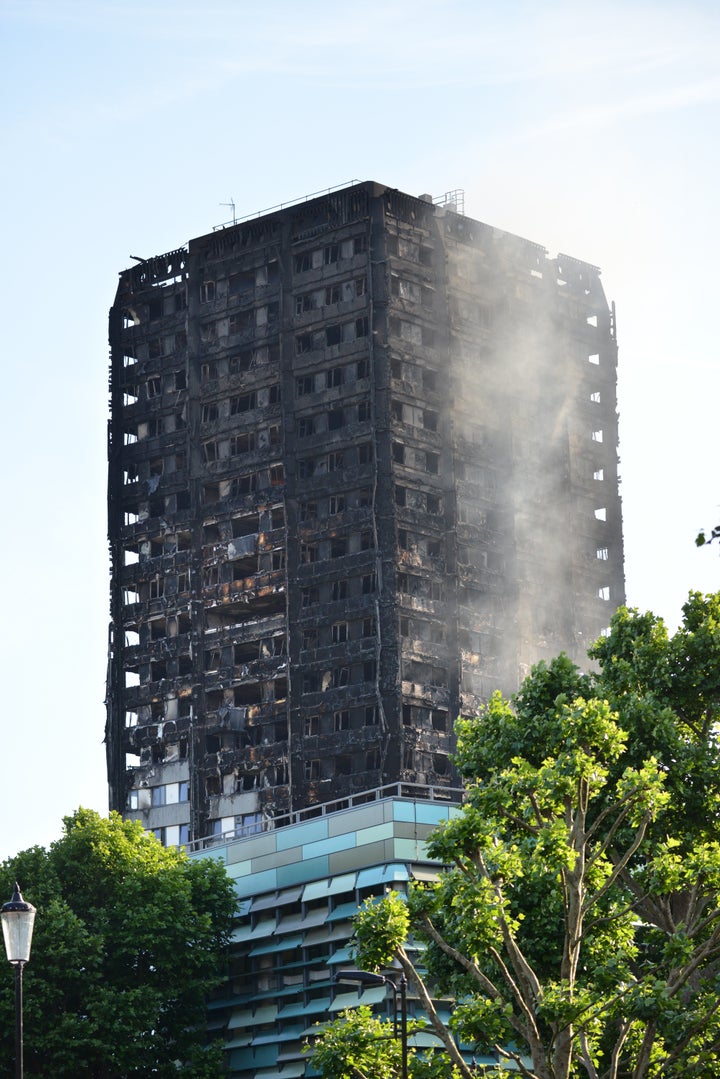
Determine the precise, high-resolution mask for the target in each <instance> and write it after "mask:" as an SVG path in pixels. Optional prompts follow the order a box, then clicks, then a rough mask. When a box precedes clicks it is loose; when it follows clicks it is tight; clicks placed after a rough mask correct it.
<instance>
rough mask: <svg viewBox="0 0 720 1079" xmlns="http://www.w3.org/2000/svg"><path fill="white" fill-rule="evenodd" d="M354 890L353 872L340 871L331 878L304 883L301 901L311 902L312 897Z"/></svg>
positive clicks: (317, 897)
mask: <svg viewBox="0 0 720 1079" xmlns="http://www.w3.org/2000/svg"><path fill="white" fill-rule="evenodd" d="M354 890H355V873H340V874H338V876H337V877H333V878H332V879H331V880H315V881H312V882H311V883H310V884H306V885H305V887H304V889H303V894H302V897H303V903H311V902H312V901H313V900H314V899H324V898H325V897H326V896H328V895H337V894H338V892H352V891H354Z"/></svg>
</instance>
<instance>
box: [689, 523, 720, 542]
mask: <svg viewBox="0 0 720 1079" xmlns="http://www.w3.org/2000/svg"><path fill="white" fill-rule="evenodd" d="M716 539H720V525H715V526H714V528H711V529H710V530H709V533H708V532H706V531H705V529H703V530H702V531H701V532H698V534H697V536H696V537H695V543H696V545H697V546H698V547H704V546H705V544H706V543H712V542H713V540H716Z"/></svg>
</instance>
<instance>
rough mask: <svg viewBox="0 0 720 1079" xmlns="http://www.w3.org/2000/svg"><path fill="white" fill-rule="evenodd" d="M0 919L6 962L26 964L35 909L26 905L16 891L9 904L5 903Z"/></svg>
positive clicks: (28, 956) (28, 904) (30, 905)
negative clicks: (0, 920)
mask: <svg viewBox="0 0 720 1079" xmlns="http://www.w3.org/2000/svg"><path fill="white" fill-rule="evenodd" d="M0 919H2V927H3V937H4V938H5V954H6V955H7V957H8V962H9V963H27V961H28V959H29V958H30V945H31V944H32V934H33V924H34V922H35V907H34V906H33V905H32V904H31V903H26V902H25V901H24V900H23V898H22V896H21V895H20V893H19V891H17V890H16V894H15V895H14V896H13V898H12V899H11V900H10V902H9V903H6V904H5V905H4V906H3V908H2V910H1V911H0Z"/></svg>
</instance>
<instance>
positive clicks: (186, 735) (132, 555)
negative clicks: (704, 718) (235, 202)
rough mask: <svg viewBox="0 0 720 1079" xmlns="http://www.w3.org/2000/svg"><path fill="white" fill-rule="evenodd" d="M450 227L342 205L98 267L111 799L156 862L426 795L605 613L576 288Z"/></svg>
mask: <svg viewBox="0 0 720 1079" xmlns="http://www.w3.org/2000/svg"><path fill="white" fill-rule="evenodd" d="M460 208H461V207H460V206H459V205H458V202H457V201H453V200H451V199H449V198H446V199H444V200H443V204H441V205H434V204H433V202H432V200H431V199H430V198H429V197H428V196H423V197H421V198H414V197H411V196H409V195H405V194H402V193H401V192H399V191H396V190H392V189H389V188H386V187H384V186H382V185H380V184H375V183H361V184H357V185H354V186H352V187H348V188H346V189H343V190H340V191H335V192H331V193H328V194H326V195H322V196H319V197H313V198H311V199H309V200H306V201H304V202H302V203H299V204H296V205H292V206H289V207H286V208H283V209H279V210H277V211H276V212H270V213H267V214H265V215H264V216H262V217H258V218H255V219H253V220H250V221H246V222H241V223H239V224H233V225H228V226H226V227H223V228H221V229H218V230H216V231H214V232H212V233H210V234H209V235H207V236H202V237H200V238H198V239H196V240H192V241H191V242H190V243H189V244H188V246H187V247H183V248H181V249H179V250H176V251H172V252H170V253H169V254H167V255H161V256H158V257H156V258H153V259H149V260H147V261H143V262H140V263H139V264H138V265H136V266H133V267H132V268H131V269H129V270H126V271H125V272H123V273H122V274H121V275H120V284H119V287H118V291H117V297H116V300H115V304H114V306H113V308H112V310H111V315H110V344H111V377H110V387H111V418H110V432H109V461H110V464H109V538H110V550H111V560H112V582H111V620H112V621H111V640H110V656H109V673H108V688H107V702H108V705H107V706H108V719H107V751H108V775H109V783H110V799H111V806H112V807H113V808H115V809H118V810H120V811H121V812H123V813H127V814H129V815H132V816H137V817H139V818H140V819H141V820H142V821H143V823H144V824H145V826H146V827H148V828H153V829H156V830H158V831H162V834H163V838H164V841H165V842H167V843H169V844H174V843H179V842H187V841H188V840H193V839H199V838H203V837H205V836H213V835H217V834H220V833H227V832H231V833H232V832H236V833H237V834H238V835H244V834H248V833H252V832H253V831H255V830H259V829H260V828H262V827H271V826H272V823H273V822H276V823H279V822H280V819H287V815H288V814H290V813H292V812H294V811H296V810H298V809H303V808H305V807H307V806H309V805H312V804H314V803H325V802H328V801H330V800H334V801H336V802H338V800H342V799H343V798H344V797H349V796H350V795H352V794H357V793H358V792H361V791H363V790H370V789H373V788H377V787H380V786H383V785H386V784H392V783H403V784H417V785H418V787H419V788H426V794H427V793H430V791H429V789H431V796H432V795H440V796H441V795H442V791H443V789H445V788H449V787H450V786H453V785H454V779H453V775H452V768H451V765H450V761H449V756H448V755H449V753H450V752H451V751H452V724H453V719H454V718H455V716H456V715H457V714H458V713H459V712H462V711H468V710H472V709H474V708H475V707H476V705H477V704H478V703H479V702H480V701H481V700H483V699H486V698H487V697H488V695H489V694H490V693H491V692H492V690H494V689H495V688H500V689H502V690H504V691H506V692H509V691H512V690H513V689H515V688H517V686H518V683H519V680H520V679H521V677H522V676H523V674H524V673H526V671H527V669H528V667H529V665H530V664H532V663H534V662H535V661H537V660H538V659H541V658H544V657H550V656H552V655H555V654H557V653H558V652H559V651H561V650H565V651H567V652H568V653H569V654H570V655H571V656H572V657H573V658H574V659H576V660H578V661H580V662H583V661H584V659H585V652H586V649H587V647H588V645H589V644H590V642H591V641H592V640H593V639H594V638H595V637H596V636H597V635H598V634H599V633H600V632H601V631H602V629H603V628H604V627H605V626H606V625H607V623H608V621H609V616H610V613H611V610H612V609H614V607H615V606H617V604H618V603H621V602H623V599H624V589H623V556H622V533H621V517H620V499H619V494H618V477H617V416H616V398H615V375H616V354H617V347H616V340H615V332H614V322H613V316H612V313H611V311H610V309H609V307H608V304H607V301H606V299H605V295H604V293H603V289H602V286H601V284H600V277H599V273H598V270H597V268H596V267H594V266H591V265H588V264H587V263H584V262H580V261H578V260H577V259H573V258H569V257H566V256H559V257H558V258H556V259H550V258H548V257H547V254H546V252H545V250H544V249H543V248H542V247H539V246H538V245H537V244H534V243H530V242H529V241H527V240H523V239H521V238H519V237H517V236H513V235H511V234H509V233H507V232H503V231H501V230H498V229H495V228H492V227H490V226H488V225H484V224H481V223H480V222H478V221H474V220H471V219H470V218H468V217H465V216H464V215H463V214H462V213H460V212H458V211H459V209H460ZM339 804H341V802H340V803H339Z"/></svg>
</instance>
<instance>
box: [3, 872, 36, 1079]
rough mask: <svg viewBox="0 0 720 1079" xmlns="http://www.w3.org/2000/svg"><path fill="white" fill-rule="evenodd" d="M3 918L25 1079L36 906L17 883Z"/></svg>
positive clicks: (19, 1078)
mask: <svg viewBox="0 0 720 1079" xmlns="http://www.w3.org/2000/svg"><path fill="white" fill-rule="evenodd" d="M0 919H2V927H3V937H4V938H5V952H6V954H7V957H8V962H9V963H12V965H13V966H14V967H15V1076H16V1079H23V1005H22V975H23V967H24V966H25V964H26V963H27V961H28V959H29V958H30V945H31V944H32V932H33V923H34V921H35V907H34V906H33V905H32V903H26V902H25V900H24V899H23V897H22V896H21V895H20V885H19V884H17V883H16V884H15V891H14V892H13V896H12V899H11V900H10V902H9V903H5V904H4V905H3V907H2V910H1V911H0Z"/></svg>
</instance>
